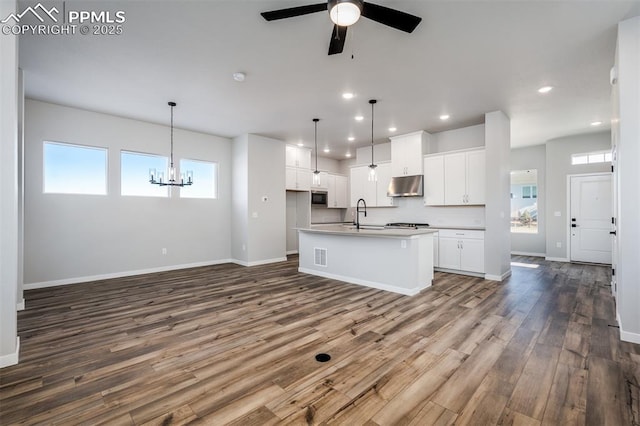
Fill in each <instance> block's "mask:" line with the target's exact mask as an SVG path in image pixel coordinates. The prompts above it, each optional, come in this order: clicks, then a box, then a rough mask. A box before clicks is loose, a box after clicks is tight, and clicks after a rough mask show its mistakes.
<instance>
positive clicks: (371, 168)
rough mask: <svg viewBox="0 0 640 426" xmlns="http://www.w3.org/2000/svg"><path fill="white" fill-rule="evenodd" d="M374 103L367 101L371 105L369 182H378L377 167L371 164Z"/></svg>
mask: <svg viewBox="0 0 640 426" xmlns="http://www.w3.org/2000/svg"><path fill="white" fill-rule="evenodd" d="M376 102H378V101H376V100H375V99H371V100H369V103H370V104H371V164H369V181H371V182H375V181H377V180H378V176H377V174H376V167H378V166H377V165H376V164H375V163H374V162H373V106H374V105H375V104H376Z"/></svg>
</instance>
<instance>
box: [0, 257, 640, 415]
mask: <svg viewBox="0 0 640 426" xmlns="http://www.w3.org/2000/svg"><path fill="white" fill-rule="evenodd" d="M513 260H514V261H515V262H518V263H519V264H522V265H524V266H513V276H512V277H511V278H509V279H508V280H507V281H505V282H502V283H499V282H493V281H485V280H482V279H480V278H473V277H465V276H460V275H452V274H444V273H436V276H435V281H434V285H433V286H432V287H431V288H430V289H427V290H425V291H423V292H421V293H420V294H419V295H417V296H414V297H406V296H400V295H396V294H392V293H386V292H382V291H378V290H373V289H367V288H364V287H359V286H356V285H350V284H345V283H341V282H338V281H333V280H329V279H324V278H320V277H313V276H308V275H304V274H300V273H298V272H297V258H295V257H293V258H292V259H291V260H290V261H288V262H282V263H278V264H273V265H267V266H259V267H251V268H244V267H240V266H236V265H219V266H212V267H203V268H194V269H189V270H181V271H173V272H165V273H158V274H150V275H144V276H137V277H131V278H123V279H115V280H106V281H98V282H91V283H85V284H78V285H71V286H64V287H58V288H50V289H41V290H33V291H28V292H26V301H27V309H26V310H25V311H23V312H20V314H19V320H18V325H19V334H20V338H21V345H22V347H21V354H20V364H19V365H17V366H12V367H8V368H5V369H2V370H0V413H1V414H0V423H1V424H3V425H9V424H17V423H24V424H91V425H95V424H122V425H128V424H146V425H155V424H158V425H160V424H161V425H170V424H186V423H193V424H206V425H222V424H234V425H273V424H336V425H341V424H342V425H365V424H366V425H431V424H442V425H444V424H460V425H492V424H505V425H506V424H518V425H539V424H545V425H547V424H548V425H572V424H577V425H582V424H587V425H614V426H620V425H638V424H640V403H639V401H640V368H639V367H640V347H639V346H638V345H632V344H629V343H623V342H620V340H619V330H618V328H617V324H616V321H615V309H614V302H613V300H612V297H611V295H610V287H609V280H610V276H609V272H608V269H607V268H604V267H600V266H593V265H574V264H566V263H553V262H547V261H544V260H542V259H539V258H528V257H514V259H513ZM318 353H327V354H329V355H331V360H330V361H328V362H325V363H320V362H317V361H316V360H315V355H316V354H318Z"/></svg>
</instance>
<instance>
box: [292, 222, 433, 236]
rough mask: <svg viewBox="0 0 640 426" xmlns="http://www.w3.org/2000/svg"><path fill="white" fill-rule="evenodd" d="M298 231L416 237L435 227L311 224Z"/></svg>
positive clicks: (345, 234) (430, 232) (431, 232)
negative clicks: (357, 226)
mask: <svg viewBox="0 0 640 426" xmlns="http://www.w3.org/2000/svg"><path fill="white" fill-rule="evenodd" d="M298 231H300V232H310V233H316V234H333V235H344V236H354V237H377V238H404V239H407V238H417V237H419V236H420V235H425V234H435V233H436V232H438V230H437V229H429V228H420V229H415V228H402V229H398V228H384V227H379V226H370V225H361V226H360V229H356V227H355V226H354V225H325V226H317V225H316V226H313V227H312V228H298Z"/></svg>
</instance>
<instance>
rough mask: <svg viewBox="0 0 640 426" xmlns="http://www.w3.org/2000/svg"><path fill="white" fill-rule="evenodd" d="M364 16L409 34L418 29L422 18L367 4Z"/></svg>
mask: <svg viewBox="0 0 640 426" xmlns="http://www.w3.org/2000/svg"><path fill="white" fill-rule="evenodd" d="M362 16H364V17H365V18H369V19H371V20H372V21H376V22H379V23H381V24H384V25H387V26H389V27H392V28H395V29H397V30H400V31H404V32H407V33H411V32H413V30H415V29H416V27H417V26H418V24H419V23H420V21H422V18H420V17H418V16H415V15H410V14H408V13H405V12H401V11H399V10H395V9H390V8H388V7H384V6H379V5H377V4H373V3H367V2H365V3H364V5H363V6H362Z"/></svg>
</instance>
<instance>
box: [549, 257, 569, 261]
mask: <svg viewBox="0 0 640 426" xmlns="http://www.w3.org/2000/svg"><path fill="white" fill-rule="evenodd" d="M544 260H550V261H552V262H568V261H569V258H566V257H545V258H544Z"/></svg>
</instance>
